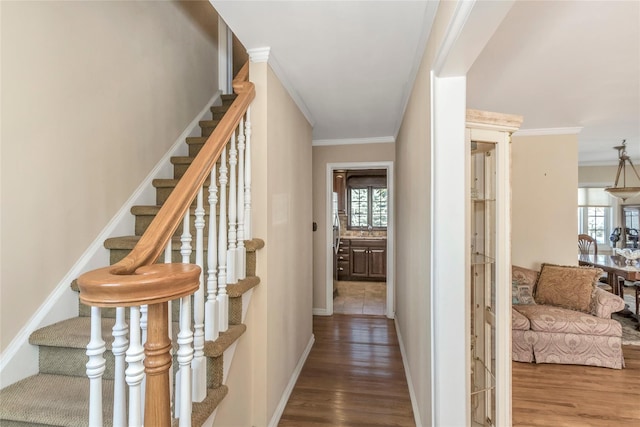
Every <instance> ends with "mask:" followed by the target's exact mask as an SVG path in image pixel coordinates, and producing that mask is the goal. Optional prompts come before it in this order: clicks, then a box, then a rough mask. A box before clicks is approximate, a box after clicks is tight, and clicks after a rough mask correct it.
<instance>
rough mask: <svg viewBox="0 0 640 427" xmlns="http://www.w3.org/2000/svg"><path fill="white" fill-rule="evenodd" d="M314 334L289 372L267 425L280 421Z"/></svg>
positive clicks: (311, 345)
mask: <svg viewBox="0 0 640 427" xmlns="http://www.w3.org/2000/svg"><path fill="white" fill-rule="evenodd" d="M315 340H316V339H315V336H314V335H313V334H311V338H309V343H308V344H307V348H305V349H304V351H303V352H302V356H300V359H299V360H298V364H297V365H296V368H295V369H294V370H293V374H291V379H290V380H289V383H288V384H287V387H286V388H285V389H284V392H283V393H282V397H281V398H280V402H279V403H278V406H277V407H276V410H275V412H274V413H273V416H272V417H271V421H269V427H277V425H278V423H279V422H280V417H281V416H282V413H283V412H284V408H285V407H286V406H287V402H288V401H289V397H290V396H291V392H292V391H293V387H295V385H296V381H298V376H300V371H302V367H303V366H304V362H306V361H307V357H309V353H310V352H311V348H312V347H313V343H314V342H315Z"/></svg>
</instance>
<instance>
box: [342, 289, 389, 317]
mask: <svg viewBox="0 0 640 427" xmlns="http://www.w3.org/2000/svg"><path fill="white" fill-rule="evenodd" d="M336 287H337V289H338V292H337V294H336V295H335V297H334V298H333V312H334V313H340V314H370V315H379V316H383V315H384V314H385V309H386V305H387V284H386V283H385V282H347V281H339V282H338V283H337V284H336Z"/></svg>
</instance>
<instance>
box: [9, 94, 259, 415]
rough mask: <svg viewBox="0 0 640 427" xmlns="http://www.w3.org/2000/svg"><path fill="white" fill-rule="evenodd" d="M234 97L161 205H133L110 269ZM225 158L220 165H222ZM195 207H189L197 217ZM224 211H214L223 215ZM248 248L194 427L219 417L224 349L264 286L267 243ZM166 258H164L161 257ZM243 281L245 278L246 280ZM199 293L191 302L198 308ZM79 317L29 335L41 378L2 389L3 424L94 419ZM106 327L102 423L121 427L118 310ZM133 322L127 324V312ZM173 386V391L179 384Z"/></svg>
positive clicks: (175, 254)
mask: <svg viewBox="0 0 640 427" xmlns="http://www.w3.org/2000/svg"><path fill="white" fill-rule="evenodd" d="M235 98H236V95H222V101H223V105H222V106H214V107H211V113H212V119H211V120H203V121H201V122H200V127H201V130H202V136H201V137H189V138H187V140H186V143H187V144H188V146H189V151H188V152H189V155H188V156H186V157H173V158H172V159H171V162H172V164H173V166H174V176H173V178H172V179H156V180H154V181H153V185H154V187H155V189H156V205H155V206H134V207H133V208H132V209H131V213H132V214H133V215H134V216H135V230H134V234H133V235H131V236H123V237H115V238H110V239H107V240H106V241H105V243H104V245H105V247H106V248H107V249H109V250H110V263H111V265H113V264H116V263H118V262H119V261H121V260H122V259H123V258H125V257H126V256H127V255H128V254H129V253H130V252H131V251H132V249H133V248H134V247H135V246H136V244H137V243H138V242H139V240H140V237H141V236H142V235H143V234H144V232H145V231H146V230H147V228H148V227H149V225H150V223H151V222H152V220H153V219H154V218H155V216H156V214H157V213H158V212H159V210H160V208H161V206H162V205H163V204H164V203H165V201H166V200H167V197H168V196H169V195H170V194H171V193H172V191H173V190H174V189H175V186H176V185H177V183H178V182H179V180H180V178H182V176H183V175H184V173H185V172H186V170H187V168H188V167H189V166H190V165H191V163H192V162H193V160H194V158H195V157H196V155H197V154H198V153H199V152H200V150H201V148H202V147H203V145H204V144H205V142H206V141H207V138H208V137H209V135H211V133H212V132H213V130H214V129H215V128H216V126H217V125H218V124H219V123H220V121H221V119H222V117H223V116H224V114H225V112H226V111H227V110H228V109H229V108H230V106H231V104H232V102H233V100H234V99H235ZM219 165H220V160H218V167H219ZM209 181H210V180H209V179H207V180H206V181H205V183H204V190H205V194H206V193H207V190H208V186H209ZM195 209H196V206H195V203H194V205H192V206H191V207H190V209H189V210H190V212H191V215H192V218H193V215H194V212H195ZM219 209H220V206H219V205H217V210H216V212H215V213H214V214H215V215H216V217H218V216H219ZM210 214H211V212H209V208H208V206H206V207H205V214H204V216H205V217H204V219H205V226H204V236H205V237H204V254H205V255H204V265H203V271H204V277H205V278H206V275H207V268H208V266H207V248H208V247H209V245H208V242H207V238H206V236H208V235H209V234H208V224H209V215H210ZM191 228H192V229H191V234H192V235H195V234H196V229H195V228H193V222H192V223H191ZM182 234H183V229H182V225H181V226H179V227H178V229H177V230H176V231H175V233H174V234H173V236H172V237H171V240H170V246H171V262H173V263H180V262H182V260H183V256H184V253H182V254H181V248H183V247H182V244H183V242H182V241H181V235H182ZM244 244H245V247H246V277H245V278H243V279H239V280H238V281H237V283H235V284H228V285H227V286H226V291H227V294H228V297H229V306H228V321H229V327H228V329H227V330H226V331H225V332H221V333H220V335H219V337H218V338H217V339H215V340H214V341H205V344H204V355H205V357H206V377H207V379H206V387H207V393H206V397H205V399H204V400H203V401H202V402H194V403H193V405H192V415H191V425H193V426H201V425H202V424H203V423H204V422H205V421H206V420H207V419H208V418H209V416H210V415H211V414H212V413H213V411H214V410H215V408H216V407H217V406H218V404H219V403H220V402H221V401H222V399H223V398H224V397H225V396H226V394H227V387H226V386H225V385H224V384H223V376H224V373H223V359H224V357H225V351H226V350H227V349H229V347H230V346H231V345H232V344H233V343H234V342H235V341H236V340H238V339H239V338H240V336H242V334H243V333H244V332H245V330H246V326H245V325H243V324H242V311H243V301H242V300H243V295H245V294H246V293H247V292H248V291H249V290H250V289H252V288H253V287H255V286H256V285H258V284H259V282H260V279H259V278H258V277H256V276H255V266H256V251H257V250H259V249H260V248H262V247H263V246H264V242H263V241H262V240H260V239H251V240H246V241H245V242H244ZM160 258H162V257H160ZM190 262H191V263H196V252H195V251H193V252H192V253H191V261H190ZM241 276H242V275H241ZM71 288H72V289H73V290H74V291H76V292H78V291H79V287H78V283H77V282H76V281H74V282H73V283H72V284H71ZM193 300H194V298H193V296H191V301H192V305H193ZM79 305H80V307H79V316H78V317H75V318H71V319H68V320H64V321H62V322H59V323H56V324H54V325H50V326H47V327H44V328H42V329H39V330H37V331H35V332H34V333H33V334H32V335H31V336H30V338H29V342H30V343H31V344H32V345H36V346H38V347H39V373H38V374H36V375H34V376H31V377H28V378H26V379H24V380H22V381H19V382H17V383H15V384H12V385H10V386H8V387H6V388H5V389H3V390H0V425H2V426H3V427H13V426H79V427H80V426H87V425H89V424H91V423H90V422H89V419H90V418H89V389H90V386H89V379H88V378H87V359H88V358H87V344H88V343H89V342H90V340H91V307H89V306H87V305H84V304H82V303H79ZM170 307H171V310H170V312H171V317H170V319H172V322H171V328H172V330H173V333H172V335H171V336H173V337H174V338H175V337H177V336H178V333H179V323H178V320H179V319H180V311H179V309H180V300H179V299H178V300H174V301H173V302H172V304H171V305H170ZM101 312H102V317H101V325H102V326H101V327H102V337H103V338H104V341H105V343H106V352H105V353H104V354H103V357H104V359H106V369H105V371H104V373H103V375H102V397H103V399H102V401H103V407H102V413H103V420H104V425H114V424H119V423H118V422H116V423H114V422H113V418H112V417H113V415H112V414H113V394H114V378H115V376H116V374H115V368H114V366H115V361H114V354H113V352H112V344H113V342H114V340H113V337H112V330H113V327H114V324H115V323H116V321H115V317H116V315H115V313H116V309H115V308H102V310H101ZM126 313H127V316H126V318H127V320H126V322H127V324H129V315H128V313H129V311H128V310H126ZM171 346H172V354H173V363H172V373H171V376H172V378H175V373H176V371H177V369H178V363H177V356H176V355H177V354H178V344H177V343H176V340H175V339H174V340H173V342H172V344H171ZM174 388H175V386H174ZM173 416H174V411H173V410H172V417H173ZM172 423H173V424H174V425H178V421H177V420H176V419H175V418H172Z"/></svg>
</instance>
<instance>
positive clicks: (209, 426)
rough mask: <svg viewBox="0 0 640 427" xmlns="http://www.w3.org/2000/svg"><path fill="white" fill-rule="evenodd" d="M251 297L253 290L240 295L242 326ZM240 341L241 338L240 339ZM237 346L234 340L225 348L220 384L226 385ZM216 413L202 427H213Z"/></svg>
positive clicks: (216, 410) (216, 411) (215, 411)
mask: <svg viewBox="0 0 640 427" xmlns="http://www.w3.org/2000/svg"><path fill="white" fill-rule="evenodd" d="M252 295H253V289H249V290H248V291H247V292H245V293H244V294H242V297H241V298H242V321H241V322H240V323H242V324H244V319H245V317H246V316H247V311H248V309H249V303H250V302H251V296H252ZM240 339H242V337H240ZM237 346H238V340H236V341H235V342H234V343H233V344H231V345H230V346H229V348H227V349H226V350H225V351H224V353H223V356H222V363H223V367H222V384H226V382H227V375H229V370H230V369H231V364H232V363H233V356H234V355H235V353H236V347H237ZM217 413H218V408H217V407H216V409H215V410H214V411H213V412H212V413H211V415H210V416H209V418H207V420H206V421H205V422H204V423H203V424H202V427H213V423H214V421H215V419H216V414H217Z"/></svg>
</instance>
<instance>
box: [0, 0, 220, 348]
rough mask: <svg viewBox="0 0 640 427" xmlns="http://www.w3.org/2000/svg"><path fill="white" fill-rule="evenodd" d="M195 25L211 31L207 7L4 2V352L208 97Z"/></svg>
mask: <svg viewBox="0 0 640 427" xmlns="http://www.w3.org/2000/svg"><path fill="white" fill-rule="evenodd" d="M194 9H195V10H194ZM193 15H197V16H199V17H201V18H202V17H206V16H207V15H210V17H211V20H212V21H216V14H215V12H214V10H213V8H212V7H211V5H210V4H209V3H208V2H200V3H194V4H180V5H178V4H176V3H173V2H62V1H60V2H47V1H43V2H2V22H1V36H2V53H1V55H2V89H3V90H2V101H1V102H2V123H3V127H2V147H1V150H2V154H1V157H2V159H1V174H2V193H1V194H2V200H1V204H2V223H1V227H2V256H3V259H2V285H1V293H2V302H1V303H0V304H1V305H0V323H1V325H2V326H1V331H0V336H1V340H0V348H1V349H3V350H4V349H5V348H6V346H7V345H8V344H9V342H10V341H11V340H12V339H13V338H14V336H15V335H16V334H17V332H18V331H19V330H20V329H21V328H22V327H23V326H24V325H25V324H26V322H27V321H28V319H29V318H30V317H31V316H32V315H33V313H34V312H35V310H36V309H37V308H38V307H39V306H40V305H41V304H42V303H43V302H44V301H45V299H46V298H47V296H48V295H49V294H50V293H51V292H52V291H53V290H54V288H55V286H56V285H57V284H58V282H59V281H60V280H61V279H62V278H63V277H64V275H65V274H66V272H67V271H68V270H69V269H70V268H71V267H72V265H73V264H74V263H75V262H76V261H77V260H78V258H79V257H80V255H81V254H82V253H83V252H84V251H85V250H86V248H87V247H88V246H89V245H90V243H91V242H92V241H93V240H94V239H95V238H96V237H97V235H98V234H99V233H100V231H101V230H102V229H103V228H104V227H105V226H106V224H107V222H108V221H109V220H110V219H111V218H112V217H113V215H114V214H115V213H116V212H117V210H118V209H119V208H120V207H121V206H122V204H123V203H124V202H125V201H126V200H127V198H128V197H129V196H130V195H131V193H132V192H133V190H134V189H135V188H136V187H137V186H138V185H139V183H140V182H141V181H142V179H143V178H144V177H145V176H146V175H147V174H148V173H149V171H150V170H151V168H152V167H153V166H154V165H155V164H156V162H157V161H158V160H159V159H160V158H161V156H162V155H163V154H164V153H165V152H166V151H167V149H168V148H169V147H170V146H171V144H172V143H173V142H174V141H175V139H176V138H177V137H178V135H180V133H181V132H182V131H183V130H184V128H185V127H186V126H187V124H189V122H190V121H191V120H193V118H194V117H195V115H196V114H197V113H198V112H200V111H201V110H202V108H204V106H205V104H206V102H207V101H208V100H209V99H210V98H211V97H212V96H213V94H214V93H215V91H216V90H217V76H216V70H217V51H216V42H215V40H212V39H211V33H212V31H211V30H210V29H208V28H206V27H204V28H203V27H202V26H201V25H200V24H199V23H197V22H195V21H194V20H193V19H192V18H191V17H192V16H193ZM207 22H208V21H207ZM213 34H215V31H213ZM26 296H28V297H26Z"/></svg>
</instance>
